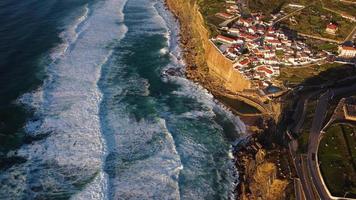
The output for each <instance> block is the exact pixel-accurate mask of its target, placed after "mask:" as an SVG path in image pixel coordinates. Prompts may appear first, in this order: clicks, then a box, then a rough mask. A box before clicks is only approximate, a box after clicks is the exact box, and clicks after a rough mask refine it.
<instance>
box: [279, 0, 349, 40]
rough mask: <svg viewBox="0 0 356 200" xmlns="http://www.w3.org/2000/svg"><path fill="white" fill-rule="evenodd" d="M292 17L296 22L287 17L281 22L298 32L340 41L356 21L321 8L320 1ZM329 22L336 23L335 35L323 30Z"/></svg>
mask: <svg viewBox="0 0 356 200" xmlns="http://www.w3.org/2000/svg"><path fill="white" fill-rule="evenodd" d="M294 19H295V21H296V22H297V23H292V22H291V21H290V20H289V19H285V20H284V21H283V22H282V23H284V24H287V26H288V27H290V28H291V29H294V30H296V31H298V32H300V33H304V34H309V35H313V36H318V37H324V38H329V39H334V40H340V41H342V40H344V39H345V38H346V37H347V36H348V35H349V34H350V32H351V31H352V29H353V28H354V26H355V25H356V23H354V22H350V21H349V20H346V19H344V18H343V17H341V16H340V15H339V14H336V13H333V12H330V11H328V10H325V9H323V8H322V4H321V3H320V2H315V3H313V4H312V5H309V6H307V7H306V8H305V9H303V10H302V11H300V12H299V13H296V14H295V15H294ZM330 22H333V23H336V24H338V31H337V32H336V35H331V34H328V33H326V32H325V29H326V25H327V24H329V23H330Z"/></svg>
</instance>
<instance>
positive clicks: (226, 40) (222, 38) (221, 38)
mask: <svg viewBox="0 0 356 200" xmlns="http://www.w3.org/2000/svg"><path fill="white" fill-rule="evenodd" d="M216 40H217V41H219V42H222V43H227V44H233V43H235V40H234V39H233V38H230V37H226V36H223V35H218V36H217V37H216Z"/></svg>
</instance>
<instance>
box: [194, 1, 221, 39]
mask: <svg viewBox="0 0 356 200" xmlns="http://www.w3.org/2000/svg"><path fill="white" fill-rule="evenodd" d="M196 1H197V3H198V5H199V8H200V12H201V14H202V15H203V17H204V19H205V23H206V25H207V27H208V28H209V31H210V33H211V34H212V35H213V36H215V35H217V33H218V30H217V28H218V27H217V25H218V24H220V23H221V22H223V20H221V19H219V18H217V17H216V16H215V14H216V13H218V12H224V11H225V9H226V3H225V0H196Z"/></svg>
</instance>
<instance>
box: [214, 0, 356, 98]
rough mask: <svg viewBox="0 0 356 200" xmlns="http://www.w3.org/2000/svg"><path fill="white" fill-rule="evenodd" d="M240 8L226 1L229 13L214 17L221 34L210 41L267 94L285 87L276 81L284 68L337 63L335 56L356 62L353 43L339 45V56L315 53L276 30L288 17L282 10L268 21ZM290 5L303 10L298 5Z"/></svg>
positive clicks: (332, 27) (329, 30) (331, 26)
mask: <svg viewBox="0 0 356 200" xmlns="http://www.w3.org/2000/svg"><path fill="white" fill-rule="evenodd" d="M239 5H240V6H241V2H240V1H239V0H238V1H226V10H222V11H221V12H218V13H216V14H215V16H216V17H217V18H220V19H222V20H224V22H223V23H221V24H219V27H218V28H219V32H220V33H219V34H218V35H216V36H215V37H213V38H211V42H212V43H213V44H214V46H215V47H216V48H217V49H218V50H219V52H220V53H221V54H223V55H224V56H225V57H226V58H227V59H229V60H231V62H233V68H234V70H237V71H238V72H240V73H241V74H242V75H243V77H244V78H245V79H247V80H250V81H251V82H252V83H253V84H254V87H255V88H259V89H260V91H261V92H262V93H264V94H268V93H273V92H276V91H280V89H279V88H280V87H282V88H283V85H282V84H281V83H280V82H278V81H276V79H275V78H276V77H278V76H279V75H280V70H281V68H282V67H290V66H293V67H296V68H297V67H304V66H311V65H321V64H324V63H327V62H329V61H334V60H335V58H336V57H339V58H341V59H351V61H349V60H347V61H344V62H346V63H347V62H355V60H354V59H352V58H354V57H355V56H356V48H355V46H353V44H351V45H349V46H346V45H340V46H339V49H338V55H334V54H332V53H331V52H328V51H315V50H313V49H311V48H310V47H309V46H308V45H307V44H306V43H304V42H303V41H302V40H299V39H298V38H297V37H296V36H295V35H293V34H292V33H291V32H288V30H283V29H282V28H276V26H275V23H276V22H277V21H279V20H281V19H282V18H284V17H287V16H286V15H287V14H286V13H284V12H283V11H280V12H279V13H277V14H274V15H272V16H271V17H270V18H268V19H267V17H266V16H265V15H264V14H263V13H251V14H250V15H248V16H244V15H243V14H242V11H241V9H240V6H239ZM288 6H290V7H296V8H300V7H302V8H303V6H302V5H298V4H289V5H288ZM336 31H338V26H337V25H336V24H334V23H333V22H330V23H329V24H328V25H327V26H326V27H325V32H326V33H328V34H335V32H336ZM341 62H342V61H341ZM271 88H273V89H272V90H271ZM276 88H278V89H276Z"/></svg>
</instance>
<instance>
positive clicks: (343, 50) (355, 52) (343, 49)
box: [338, 45, 356, 58]
mask: <svg viewBox="0 0 356 200" xmlns="http://www.w3.org/2000/svg"><path fill="white" fill-rule="evenodd" d="M338 52H339V56H340V57H345V58H353V57H356V48H355V47H353V46H345V45H341V46H339V50H338Z"/></svg>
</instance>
